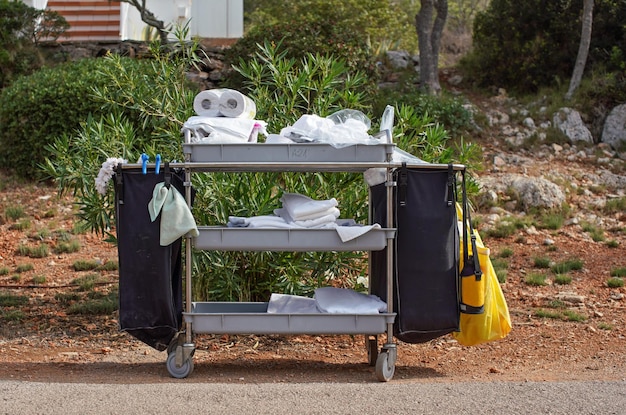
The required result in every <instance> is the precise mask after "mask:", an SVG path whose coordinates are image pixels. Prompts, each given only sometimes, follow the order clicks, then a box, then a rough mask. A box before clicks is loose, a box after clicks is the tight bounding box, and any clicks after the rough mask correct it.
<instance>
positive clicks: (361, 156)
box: [183, 143, 395, 163]
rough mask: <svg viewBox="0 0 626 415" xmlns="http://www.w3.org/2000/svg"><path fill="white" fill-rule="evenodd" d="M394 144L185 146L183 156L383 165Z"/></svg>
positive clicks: (211, 159) (221, 160)
mask: <svg viewBox="0 0 626 415" xmlns="http://www.w3.org/2000/svg"><path fill="white" fill-rule="evenodd" d="M394 147H395V145H394V144H385V143H382V144H372V145H366V144H352V145H347V146H343V147H334V146H332V145H330V144H324V143H293V144H289V143H271V144H268V143H263V144H261V143H229V144H208V143H184V144H183V153H185V155H189V161H191V162H195V163H224V162H226V163H229V162H230V163H242V162H243V163H246V162H253V163H267V162H273V163H383V162H387V161H388V160H390V159H391V155H392V154H393V149H394Z"/></svg>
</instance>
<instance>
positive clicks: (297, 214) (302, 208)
mask: <svg viewBox="0 0 626 415" xmlns="http://www.w3.org/2000/svg"><path fill="white" fill-rule="evenodd" d="M280 201H281V202H283V208H285V209H286V210H287V212H288V213H289V216H290V217H291V218H292V219H293V220H294V221H297V220H302V219H305V220H306V219H311V218H315V217H319V216H324V215H326V214H327V211H328V210H329V209H331V208H334V207H337V205H338V203H337V199H335V198H334V197H333V198H332V199H328V200H313V199H311V198H310V197H308V196H304V195H301V194H297V193H284V194H283V196H282V197H281V198H280Z"/></svg>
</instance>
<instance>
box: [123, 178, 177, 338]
mask: <svg viewBox="0 0 626 415" xmlns="http://www.w3.org/2000/svg"><path fill="white" fill-rule="evenodd" d="M161 170H162V171H160V172H159V174H155V171H154V169H152V170H150V169H148V170H147V172H146V174H143V173H142V170H141V169H121V168H118V169H117V170H116V173H115V177H114V179H115V183H116V184H115V196H116V197H115V198H116V205H117V206H116V223H117V244H118V259H119V314H120V318H119V324H120V328H121V330H123V331H126V332H128V333H129V334H130V335H132V336H133V337H135V338H137V339H138V340H141V341H142V342H144V343H146V344H147V345H149V346H151V347H153V348H155V349H157V350H165V349H166V348H167V347H168V345H169V344H170V342H171V341H172V339H173V338H174V337H175V336H176V334H177V333H178V331H179V330H180V328H181V326H182V312H183V300H182V249H181V246H182V238H179V239H178V240H176V241H175V242H174V243H172V244H171V245H168V246H161V245H160V243H159V239H160V222H161V215H159V216H158V217H157V219H156V220H155V221H154V222H152V221H151V220H150V214H149V212H148V203H149V202H150V200H151V199H152V192H153V190H154V187H155V185H156V184H158V183H162V182H164V181H165V178H166V175H167V176H169V177H170V180H171V185H172V186H174V187H175V188H176V189H177V190H178V191H179V192H180V193H181V194H183V195H184V186H183V177H184V176H183V173H182V172H180V173H176V172H173V171H172V172H167V173H166V172H164V171H163V169H161ZM167 170H169V169H167Z"/></svg>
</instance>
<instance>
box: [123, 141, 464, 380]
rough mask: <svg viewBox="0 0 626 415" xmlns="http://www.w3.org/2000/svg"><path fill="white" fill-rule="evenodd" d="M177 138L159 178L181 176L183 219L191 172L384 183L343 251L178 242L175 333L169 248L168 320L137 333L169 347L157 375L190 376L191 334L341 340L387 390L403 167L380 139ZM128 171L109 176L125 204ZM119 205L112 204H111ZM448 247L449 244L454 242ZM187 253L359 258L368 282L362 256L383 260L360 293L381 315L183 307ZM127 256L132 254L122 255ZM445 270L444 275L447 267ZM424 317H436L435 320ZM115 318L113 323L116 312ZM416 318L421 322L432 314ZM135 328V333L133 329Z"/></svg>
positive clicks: (188, 285) (312, 245)
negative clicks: (356, 176) (317, 175)
mask: <svg viewBox="0 0 626 415" xmlns="http://www.w3.org/2000/svg"><path fill="white" fill-rule="evenodd" d="M184 137H185V139H184V143H183V153H184V155H185V161H184V162H182V163H171V164H170V165H168V172H169V169H172V171H175V172H177V173H175V174H174V175H175V176H176V177H181V176H182V183H183V187H184V197H185V201H186V204H187V206H188V207H189V209H190V210H191V206H192V202H193V196H194V195H193V189H192V187H191V181H192V175H193V174H196V173H199V172H202V173H215V172H226V173H238V172H276V171H282V172H365V171H367V170H369V169H377V171H378V172H381V173H382V174H383V175H384V183H383V184H382V186H381V187H380V188H378V189H376V190H375V191H371V189H370V192H369V194H370V220H369V222H370V223H369V224H372V223H373V222H372V220H373V219H374V217H373V216H374V215H376V218H375V219H376V221H377V223H378V224H379V225H380V227H377V226H372V227H370V228H371V229H369V230H368V231H367V232H365V233H363V234H361V235H360V236H357V237H355V238H354V239H351V240H349V241H347V242H343V241H342V239H341V238H340V237H339V235H338V233H337V231H336V229H301V228H287V229H285V228H237V227H227V226H198V227H197V230H198V233H197V235H196V236H192V235H191V234H187V235H185V236H184V238H185V244H184V246H185V255H184V258H185V264H184V278H185V284H184V286H185V292H184V301H182V303H183V304H184V311H183V312H182V323H180V324H179V320H177V319H176V318H174V319H172V318H171V317H170V316H169V314H170V313H169V311H172V312H173V313H174V314H175V313H176V309H177V307H179V304H180V303H181V300H178V299H176V298H175V295H176V288H177V287H179V286H180V285H179V284H180V282H179V281H174V280H175V279H176V278H177V275H178V268H177V267H178V266H179V265H176V264H175V265H172V264H173V263H174V262H175V259H177V258H179V256H178V251H177V250H178V249H181V248H180V246H179V245H176V243H174V244H173V247H172V249H173V253H172V251H168V252H167V253H166V254H167V255H169V257H171V258H174V259H172V260H170V261H169V262H168V263H167V264H164V265H163V266H162V268H163V272H162V274H163V275H162V277H163V278H165V279H166V280H167V281H165V282H164V283H162V284H161V285H162V286H163V287H166V288H167V293H166V294H162V295H161V297H167V296H170V295H171V296H172V297H173V299H172V300H171V301H170V304H169V305H168V306H167V307H166V309H167V310H168V312H167V313H166V314H168V316H166V318H165V319H163V321H164V324H161V322H154V321H150V322H149V323H150V324H147V325H145V324H144V326H146V327H149V326H153V327H160V326H161V325H163V326H166V327H168V329H167V330H166V331H167V336H166V337H165V338H164V339H161V340H160V342H159V343H158V344H159V345H160V346H161V350H164V348H163V347H162V345H163V344H164V343H165V341H167V340H168V338H169V343H168V345H167V347H166V349H167V353H168V357H167V363H166V366H167V369H168V371H169V373H170V374H171V375H172V376H173V377H175V378H185V377H187V376H189V375H190V374H191V373H192V371H193V355H194V352H195V348H196V345H195V343H194V334H205V333H206V334H258V335H263V334H285V335H292V334H313V335H325V334H331V335H332V334H351V335H364V336H365V338H366V347H367V351H368V360H369V363H370V365H372V366H375V374H376V377H377V379H378V380H380V381H389V380H391V379H392V378H393V375H394V372H395V365H396V359H397V348H396V343H395V342H394V325H396V326H397V322H396V316H397V314H398V307H397V306H396V305H395V304H394V298H395V299H397V298H398V296H397V293H398V289H397V287H395V286H394V285H395V283H396V282H397V281H396V279H397V277H398V274H397V273H396V272H395V261H396V259H397V258H396V257H397V255H396V249H397V244H396V243H394V240H395V238H396V237H397V231H398V229H397V228H396V227H395V224H396V220H395V218H394V214H395V213H396V212H397V207H396V199H397V192H396V185H397V180H398V178H397V173H396V172H397V170H398V169H399V168H401V167H403V166H404V167H406V165H407V163H406V162H398V161H394V160H393V154H394V150H395V145H394V144H393V143H392V138H391V134H390V132H389V131H384V132H383V134H382V135H381V137H382V138H380V144H373V145H365V144H353V145H349V146H344V147H333V146H332V145H329V144H322V143H307V144H300V143H298V144H296V143H294V144H284V143H280V144H278V143H276V144H274V143H271V144H268V143H264V144H260V143H233V144H209V143H202V142H201V143H195V142H192V141H191V138H190V134H189V132H188V131H184ZM410 164H411V163H409V167H414V168H416V169H419V170H424V171H429V170H432V171H441V170H442V169H444V170H445V171H457V170H460V169H464V167H463V166H458V165H454V166H447V165H432V164H428V163H418V164H417V165H415V166H410ZM144 167H145V166H144ZM151 168H152V166H151V165H149V166H148V170H149V171H152V170H150V169H151ZM137 169H138V166H137V165H131V164H129V165H121V166H120V167H119V169H118V173H117V175H118V176H119V177H120V179H119V180H118V182H120V181H121V182H122V184H119V185H118V189H119V190H118V192H119V193H121V194H127V191H128V189H125V184H124V183H123V182H124V181H125V178H124V176H125V175H126V174H127V173H130V172H132V171H136V170H137ZM179 172H182V173H179ZM169 174H171V173H169ZM176 180H178V179H176ZM150 186H153V183H150V185H149V187H150ZM446 189H452V186H450V184H449V183H446ZM125 190H126V192H125ZM150 191H152V187H150ZM372 194H375V196H376V199H375V200H373V199H372ZM451 197H452V196H451ZM145 198H146V197H145V196H144V199H145ZM119 200H120V197H119V196H118V201H119ZM122 200H123V204H126V203H127V200H128V199H127V198H126V197H123V198H122ZM118 203H119V202H118ZM144 203H145V200H141V201H140V202H139V204H143V206H145V204H144ZM381 203H382V204H383V205H384V209H380V208H379V209H376V211H375V212H374V210H373V206H375V205H376V206H380V204H381ZM446 203H447V200H446ZM381 212H382V213H381ZM120 213H121V216H123V215H124V214H123V212H119V210H118V225H122V227H121V228H118V233H119V234H120V235H122V234H123V233H124V232H126V229H125V228H124V220H120V217H119V214H120ZM381 215H382V216H381ZM455 218H456V216H455ZM455 225H456V222H455ZM153 238H156V239H158V236H156V237H155V236H154V235H153ZM451 242H457V243H458V239H457V240H456V241H451ZM448 248H451V247H448ZM120 249H121V250H122V249H128V247H127V246H120ZM159 249H160V248H159ZM194 249H195V250H215V251H368V252H369V256H368V257H369V260H370V276H371V271H372V264H371V262H372V257H373V255H372V253H374V252H377V253H378V255H379V258H380V255H383V256H384V260H383V261H380V260H378V262H377V264H375V266H376V267H377V269H378V271H379V272H378V273H377V277H376V281H374V282H373V283H372V282H370V287H372V286H374V285H375V286H376V288H375V293H377V294H379V295H381V294H383V295H382V296H381V298H382V299H383V300H385V301H386V305H387V310H386V311H385V312H379V313H363V314H361V313H319V312H316V313H313V312H311V313H300V312H298V313H281V312H278V313H275V312H271V313H270V312H268V304H269V303H268V302H196V301H193V292H192V256H193V253H194ZM131 251H134V250H133V249H132V248H131ZM122 256H123V255H122V254H120V287H122V286H123V284H122V279H127V278H133V277H132V276H130V275H129V276H125V277H124V278H123V275H126V274H127V273H126V272H125V271H124V269H123V268H124V266H125V263H127V261H122V260H121V259H122ZM126 256H128V255H126ZM147 257H149V258H151V257H152V256H151V255H147ZM374 257H375V255H374ZM457 259H458V258H457ZM457 264H458V262H457ZM446 266H448V264H447V263H446ZM455 269H456V268H455ZM167 275H169V277H168V276H167ZM170 277H171V278H170ZM454 278H456V280H455V281H458V272H457V273H456V274H455V275H454ZM435 284H436V283H435ZM131 285H132V284H131ZM136 285H138V284H136ZM133 289H135V290H139V288H138V286H135V287H133ZM452 290H453V291H455V295H456V294H458V292H457V291H458V287H452ZM120 296H124V294H123V293H120ZM131 296H132V294H131ZM181 296H182V293H181ZM124 298H126V297H124ZM400 298H403V297H400ZM131 302H132V301H131ZM130 307H131V309H133V311H137V309H138V308H140V307H138V305H137V304H132V306H130ZM454 307H456V308H454V310H457V309H458V304H457V305H456V306H454ZM434 312H435V313H436V312H437V310H434ZM120 314H121V315H122V314H123V310H122V309H121V308H120ZM424 318H426V319H431V318H432V313H431V315H428V316H425V317H424ZM140 323H141V322H140ZM140 323H138V324H135V325H136V326H141V325H142V324H140ZM446 324H447V322H446ZM122 329H124V326H122ZM177 329H179V331H178V333H177V334H176V335H175V336H171V338H170V335H171V332H172V330H177ZM129 332H130V333H131V334H133V335H135V336H136V337H137V338H139V339H140V340H141V339H142V338H141V337H139V336H137V335H136V334H134V333H133V332H131V331H130V330H129ZM448 332H449V331H448ZM379 335H385V340H384V343H383V345H382V347H381V348H380V350H379V348H378V336H379Z"/></svg>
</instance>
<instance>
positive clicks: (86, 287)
mask: <svg viewBox="0 0 626 415" xmlns="http://www.w3.org/2000/svg"><path fill="white" fill-rule="evenodd" d="M99 282H102V279H101V278H100V275H98V274H87V275H85V276H82V277H78V278H75V279H73V280H72V284H73V285H77V286H78V289H79V290H80V291H90V290H93V288H94V287H95V286H96V284H97V283H99Z"/></svg>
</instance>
